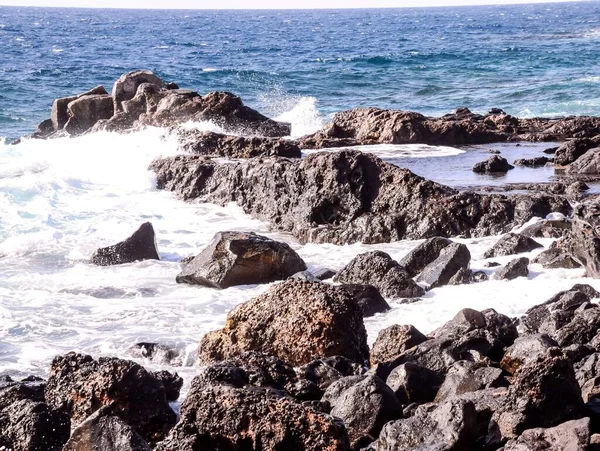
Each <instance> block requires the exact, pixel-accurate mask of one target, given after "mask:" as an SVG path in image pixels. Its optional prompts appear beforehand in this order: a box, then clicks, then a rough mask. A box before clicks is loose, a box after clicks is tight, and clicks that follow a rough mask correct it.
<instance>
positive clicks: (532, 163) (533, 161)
mask: <svg viewBox="0 0 600 451" xmlns="http://www.w3.org/2000/svg"><path fill="white" fill-rule="evenodd" d="M548 163H554V159H553V158H548V157H534V158H520V159H518V160H515V161H513V164H514V165H515V166H525V167H532V168H535V167H537V166H545V165H547V164H548Z"/></svg>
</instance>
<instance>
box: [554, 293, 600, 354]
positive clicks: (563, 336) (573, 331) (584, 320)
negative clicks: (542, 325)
mask: <svg viewBox="0 0 600 451" xmlns="http://www.w3.org/2000/svg"><path fill="white" fill-rule="evenodd" d="M598 329H600V307H598V305H597V304H584V305H582V306H580V307H579V308H578V309H577V311H576V312H575V315H574V316H573V319H572V320H571V321H570V322H569V323H568V324H565V325H564V326H562V327H561V328H560V329H558V330H557V331H556V332H555V333H554V334H552V337H553V338H554V339H555V340H556V342H557V343H558V344H559V345H560V346H562V347H566V346H570V345H573V344H579V345H584V344H587V343H589V342H590V341H591V340H592V339H593V338H594V336H595V335H596V333H597V332H598Z"/></svg>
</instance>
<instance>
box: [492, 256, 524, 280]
mask: <svg viewBox="0 0 600 451" xmlns="http://www.w3.org/2000/svg"><path fill="white" fill-rule="evenodd" d="M528 266H529V259H528V258H525V257H521V258H516V259H514V260H511V261H510V262H509V263H508V264H507V265H506V266H505V267H504V268H502V269H500V270H498V271H497V272H496V274H494V279H496V280H513V279H516V278H517V277H527V276H528V275H529V269H528Z"/></svg>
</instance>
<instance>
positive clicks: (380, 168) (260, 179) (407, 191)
mask: <svg viewBox="0 0 600 451" xmlns="http://www.w3.org/2000/svg"><path fill="white" fill-rule="evenodd" d="M151 168H152V169H153V170H154V171H155V172H156V174H157V181H158V187H159V188H160V189H168V190H171V191H174V192H176V193H177V194H178V195H179V196H180V197H181V198H183V199H184V200H196V201H204V202H212V203H217V204H220V205H224V204H227V203H229V202H236V203H237V204H238V205H240V206H241V207H242V208H243V210H244V211H245V212H246V213H247V214H250V215H254V216H255V217H258V218H260V219H261V220H264V221H268V222H269V223H270V224H271V226H272V227H273V228H274V229H276V230H282V231H286V232H290V233H292V234H294V235H295V236H296V237H297V238H298V239H299V240H300V241H301V242H315V243H334V244H346V243H355V242H363V243H367V244H373V243H382V242H390V241H398V240H403V239H422V238H430V237H433V236H446V237H448V236H459V235H460V236H464V237H473V236H489V235H497V234H501V233H506V232H508V231H509V230H511V229H512V228H513V227H514V226H515V225H522V224H523V223H525V222H526V221H528V220H529V219H531V218H532V217H534V216H546V215H548V214H549V213H551V212H561V213H563V214H569V213H570V211H571V206H570V204H569V202H568V201H567V200H566V199H564V198H562V197H559V196H554V195H541V194H535V195H529V194H528V195H516V196H510V197H507V196H502V195H498V194H490V195H481V194H477V193H473V192H459V191H457V190H454V189H452V188H449V187H447V186H443V185H439V184H437V183H434V182H431V181H428V180H425V179H423V178H422V177H419V176H416V175H415V174H413V173H412V172H410V171H408V170H406V169H402V168H399V167H397V166H394V165H392V164H389V163H385V162H383V161H382V160H381V159H379V158H377V157H375V156H373V155H369V154H365V153H361V152H357V151H351V150H344V151H339V152H321V153H313V154H310V155H308V156H307V157H306V158H302V159H286V158H275V157H271V158H260V159H258V158H254V159H246V160H238V161H236V162H233V163H231V162H228V163H218V162H215V161H213V160H209V159H207V158H206V157H202V156H199V155H178V156H175V157H168V158H161V159H158V160H156V161H155V162H154V163H153V164H152V167H151ZM273 193H277V197H278V201H277V202H273Z"/></svg>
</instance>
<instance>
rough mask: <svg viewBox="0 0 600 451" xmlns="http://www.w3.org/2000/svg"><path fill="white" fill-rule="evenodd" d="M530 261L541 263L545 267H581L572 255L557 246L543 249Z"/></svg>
mask: <svg viewBox="0 0 600 451" xmlns="http://www.w3.org/2000/svg"><path fill="white" fill-rule="evenodd" d="M532 263H538V264H541V265H542V266H543V267H544V268H545V269H557V268H565V269H573V268H581V263H579V262H578V261H577V260H575V259H574V258H573V256H572V255H570V254H569V253H567V252H565V251H563V250H562V249H558V248H552V249H548V250H545V251H543V252H542V253H541V254H539V255H538V256H537V257H536V258H534V259H533V261H532Z"/></svg>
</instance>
